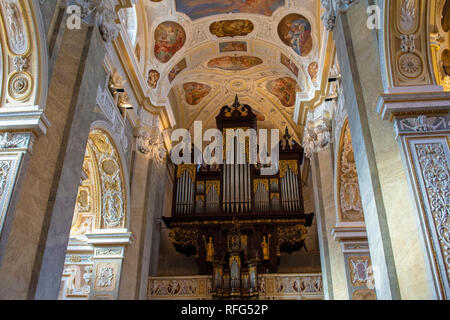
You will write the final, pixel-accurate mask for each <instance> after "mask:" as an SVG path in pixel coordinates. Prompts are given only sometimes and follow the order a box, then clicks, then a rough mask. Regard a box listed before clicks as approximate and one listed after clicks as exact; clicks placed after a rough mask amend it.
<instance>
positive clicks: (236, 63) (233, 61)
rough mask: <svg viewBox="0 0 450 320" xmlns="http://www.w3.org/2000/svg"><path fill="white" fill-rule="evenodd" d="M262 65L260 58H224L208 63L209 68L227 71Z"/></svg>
mask: <svg viewBox="0 0 450 320" xmlns="http://www.w3.org/2000/svg"><path fill="white" fill-rule="evenodd" d="M261 63H263V61H262V60H261V59H260V58H257V57H252V56H240V57H238V56H234V57H232V56H225V57H219V58H215V59H212V60H211V61H209V62H208V67H209V68H218V69H222V70H228V71H238V70H247V69H250V68H252V67H254V66H257V65H259V64H261Z"/></svg>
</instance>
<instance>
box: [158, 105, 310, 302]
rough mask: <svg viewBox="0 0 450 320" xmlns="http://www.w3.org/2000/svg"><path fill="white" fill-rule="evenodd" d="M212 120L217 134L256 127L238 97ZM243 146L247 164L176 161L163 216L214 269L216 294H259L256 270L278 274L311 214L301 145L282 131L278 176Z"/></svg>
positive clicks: (180, 242)
mask: <svg viewBox="0 0 450 320" xmlns="http://www.w3.org/2000/svg"><path fill="white" fill-rule="evenodd" d="M216 123H217V128H218V129H219V130H220V131H222V132H225V130H226V129H235V130H236V129H238V128H240V129H248V128H253V129H255V130H256V129H257V119H256V115H255V114H254V113H253V111H252V109H251V107H250V106H248V105H241V104H239V102H238V100H237V97H236V101H235V103H234V104H233V105H232V106H231V107H229V106H225V107H223V108H222V109H221V111H220V113H219V115H218V116H217V117H216ZM223 141H224V142H223V143H224V155H225V154H226V152H225V149H226V147H227V146H226V138H225V135H224V139H223ZM246 143H248V140H247V142H246ZM234 145H235V146H236V145H237V144H234ZM246 150H247V159H246V161H245V164H227V162H226V159H224V164H223V165H196V164H194V165H192V164H181V165H178V166H176V169H175V172H176V177H175V179H176V181H175V183H174V195H173V207H172V216H171V217H163V221H164V222H165V224H166V225H167V227H168V228H169V229H171V231H170V239H171V241H172V243H173V244H174V246H175V248H176V250H177V251H178V252H180V253H183V254H185V255H194V256H195V257H196V258H197V261H198V266H199V274H201V275H212V277H213V278H212V279H213V280H212V283H213V288H212V290H213V296H214V297H215V298H217V299H252V298H257V296H258V274H262V273H264V274H266V273H277V272H278V265H279V262H280V256H281V253H282V252H287V253H292V252H294V251H297V250H301V249H303V248H304V246H305V237H306V233H307V230H306V227H309V226H311V224H312V220H313V213H310V214H305V212H304V207H303V197H302V183H301V174H300V166H301V164H302V161H303V148H302V147H301V146H300V145H299V144H298V143H297V142H295V141H294V140H293V139H292V138H291V137H290V135H289V132H288V131H287V129H286V133H285V134H284V136H283V138H282V140H281V141H280V148H279V150H280V153H279V163H278V169H279V170H278V173H277V174H276V175H273V176H266V175H261V165H260V164H256V165H251V164H248V162H247V161H248V147H247V148H246Z"/></svg>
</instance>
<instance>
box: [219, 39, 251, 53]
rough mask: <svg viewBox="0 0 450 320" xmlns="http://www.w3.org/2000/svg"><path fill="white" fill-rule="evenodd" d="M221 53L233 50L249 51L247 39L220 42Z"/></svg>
mask: <svg viewBox="0 0 450 320" xmlns="http://www.w3.org/2000/svg"><path fill="white" fill-rule="evenodd" d="M219 51H220V53H224V52H233V51H247V42H245V41H230V42H221V43H219Z"/></svg>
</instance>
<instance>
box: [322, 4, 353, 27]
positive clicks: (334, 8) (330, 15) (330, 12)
mask: <svg viewBox="0 0 450 320" xmlns="http://www.w3.org/2000/svg"><path fill="white" fill-rule="evenodd" d="M358 1H359V0H321V1H320V3H321V5H322V7H323V8H324V9H325V12H324V13H323V14H322V17H321V19H322V22H323V24H324V26H325V29H327V30H328V31H333V30H334V27H335V26H336V13H338V12H345V11H347V10H348V8H349V7H350V6H351V5H352V4H354V3H356V2H358Z"/></svg>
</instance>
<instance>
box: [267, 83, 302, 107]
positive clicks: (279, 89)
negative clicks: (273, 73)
mask: <svg viewBox="0 0 450 320" xmlns="http://www.w3.org/2000/svg"><path fill="white" fill-rule="evenodd" d="M266 88H267V90H268V91H269V92H270V93H271V94H273V95H275V96H276V97H277V98H278V99H279V100H280V101H281V103H282V104H283V105H284V106H285V107H292V106H293V105H294V104H295V99H296V93H297V91H299V90H300V88H299V87H298V85H297V81H295V80H294V79H292V78H290V77H283V78H278V79H275V80H271V81H269V82H267V84H266Z"/></svg>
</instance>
